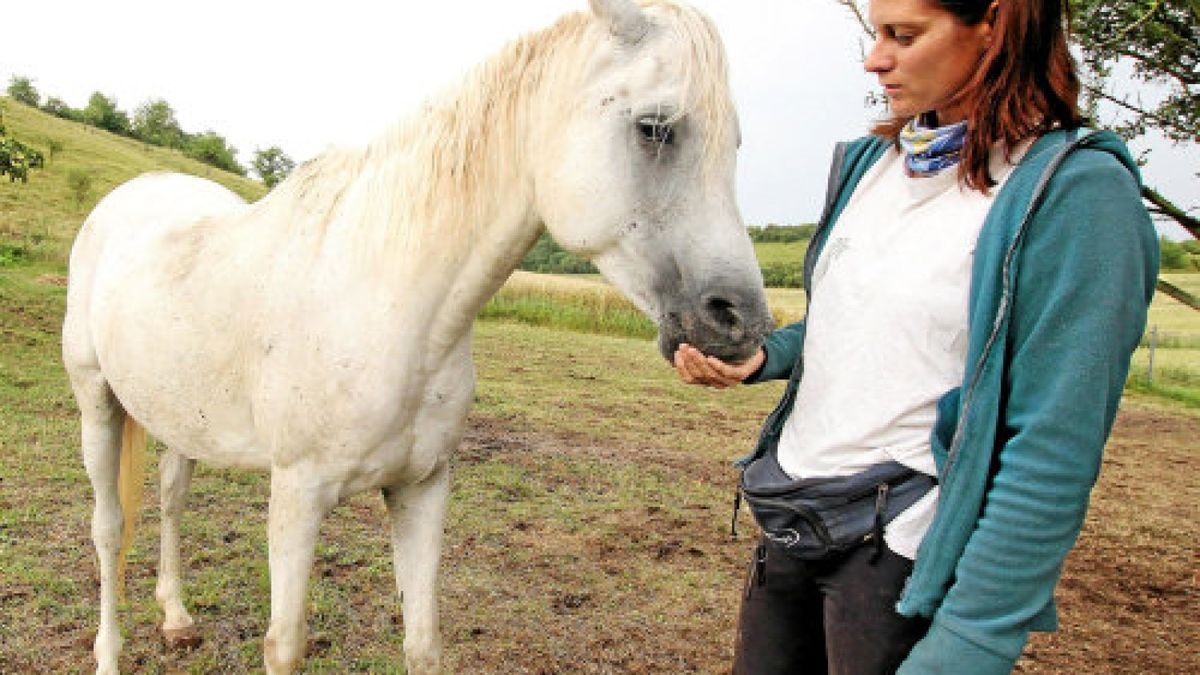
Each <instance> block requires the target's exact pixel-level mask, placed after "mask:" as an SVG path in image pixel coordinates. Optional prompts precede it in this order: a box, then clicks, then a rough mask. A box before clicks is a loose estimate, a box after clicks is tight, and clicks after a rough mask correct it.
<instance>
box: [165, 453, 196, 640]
mask: <svg viewBox="0 0 1200 675" xmlns="http://www.w3.org/2000/svg"><path fill="white" fill-rule="evenodd" d="M195 466H196V460H194V459H189V458H187V457H184V456H183V455H181V454H179V453H178V452H175V451H173V450H167V451H166V452H164V453H163V454H162V457H161V459H160V460H159V473H160V482H159V486H160V487H159V503H160V505H161V508H162V526H161V528H160V533H159V538H160V539H159V541H160V544H159V564H158V584H157V585H156V586H155V589H154V597H155V598H157V599H158V604H159V605H161V606H162V610H163V615H164V618H163V624H162V632H163V638H164V639H165V640H166V642H167V645H168V646H172V647H176V646H182V647H191V646H195V645H196V644H198V643H199V641H200V638H199V634H198V633H197V632H196V629H195V627H194V624H195V622H194V621H193V620H192V617H191V615H189V614H188V612H187V609H185V608H184V606H183V581H182V577H183V566H182V564H181V563H180V559H179V520H180V517H181V516H182V515H183V507H184V504H185V503H186V502H187V493H188V487H189V486H190V485H191V482H192V471H193V469H194V468H195Z"/></svg>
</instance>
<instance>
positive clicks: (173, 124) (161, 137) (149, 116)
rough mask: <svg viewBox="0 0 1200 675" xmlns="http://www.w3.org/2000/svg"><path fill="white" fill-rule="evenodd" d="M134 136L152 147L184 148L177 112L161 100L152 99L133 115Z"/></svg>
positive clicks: (139, 107)
mask: <svg viewBox="0 0 1200 675" xmlns="http://www.w3.org/2000/svg"><path fill="white" fill-rule="evenodd" d="M132 128H133V135H134V136H135V137H137V138H140V139H141V140H143V141H145V142H147V143H150V144H152V145H161V146H163V147H167V148H179V147H183V129H181V128H180V127H179V121H178V120H177V119H175V111H174V110H173V109H172V108H171V106H170V105H169V104H168V103H167V102H166V101H164V100H163V99H161V98H158V99H151V100H148V101H146V102H145V103H143V104H141V105H140V106H138V109H137V110H136V111H135V112H134V113H133V125H132Z"/></svg>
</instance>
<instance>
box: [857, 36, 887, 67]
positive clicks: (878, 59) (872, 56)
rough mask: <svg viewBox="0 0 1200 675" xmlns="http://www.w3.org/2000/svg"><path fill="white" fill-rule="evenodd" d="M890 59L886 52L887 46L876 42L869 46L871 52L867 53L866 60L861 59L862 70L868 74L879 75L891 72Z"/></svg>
mask: <svg viewBox="0 0 1200 675" xmlns="http://www.w3.org/2000/svg"><path fill="white" fill-rule="evenodd" d="M891 67H892V57H891V55H890V54H889V53H888V51H887V46H886V45H885V44H884V43H883V41H882V40H876V41H875V44H874V45H872V46H871V51H869V52H867V58H865V59H863V69H864V70H866V71H867V72H868V73H881V72H884V71H887V70H891Z"/></svg>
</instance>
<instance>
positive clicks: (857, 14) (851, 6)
mask: <svg viewBox="0 0 1200 675" xmlns="http://www.w3.org/2000/svg"><path fill="white" fill-rule="evenodd" d="M835 2H837V4H839V5H841V6H843V7H845V8H846V9H848V10H850V13H851V14H853V15H854V18H855V19H857V20H858V25H859V26H861V27H862V29H863V32H864V33H866V34H867V35H869V36H870V37H871V39H875V30H874V29H873V28H871V24H869V23H867V19H866V17H864V16H863V13H862V10H861V9H859V8H858V3H857V2H855V0H835Z"/></svg>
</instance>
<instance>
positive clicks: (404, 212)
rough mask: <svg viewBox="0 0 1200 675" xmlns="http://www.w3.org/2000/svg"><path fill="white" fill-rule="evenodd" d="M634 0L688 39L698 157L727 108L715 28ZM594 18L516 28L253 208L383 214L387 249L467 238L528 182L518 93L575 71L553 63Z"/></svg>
mask: <svg viewBox="0 0 1200 675" xmlns="http://www.w3.org/2000/svg"><path fill="white" fill-rule="evenodd" d="M641 2H642V4H643V5H644V6H648V7H650V6H654V7H661V8H663V9H665V10H666V11H667V12H668V13H669V14H670V16H671V17H672V20H671V21H670V24H669V26H668V28H669V29H670V30H672V31H674V32H675V33H676V35H677V39H679V40H681V41H682V43H683V44H687V45H691V52H690V58H689V62H688V63H687V64H686V66H687V69H688V70H687V74H686V80H687V82H688V88H687V90H686V92H685V94H684V96H683V99H684V100H682V101H680V102H679V108H680V110H679V115H681V116H682V115H684V114H692V115H697V114H698V115H702V116H703V118H704V120H705V122H704V125H705V127H706V128H707V129H708V131H709V137H708V138H707V143H708V147H707V148H706V156H708V157H709V158H710V159H711V158H714V157H715V155H716V152H715V149H716V148H718V147H720V146H721V145H722V141H723V140H724V139H723V138H720V137H719V135H720V134H724V133H725V132H726V124H725V121H726V120H727V119H728V118H729V116H730V115H732V114H733V110H732V102H731V101H730V100H729V97H728V85H727V75H726V61H725V54H724V50H723V48H722V46H721V42H720V39H719V38H718V37H717V32H716V29H715V27H714V26H713V25H712V23H711V21H710V20H709V19H708V18H707V17H705V16H704V15H702V14H700V13H699V12H697V11H695V10H694V9H692V8H690V7H687V6H684V5H679V4H677V3H676V2H674V0H641ZM591 21H592V19H591V17H590V16H589V15H588V14H585V13H581V12H576V13H573V14H568V15H566V16H564V17H562V18H561V19H560V20H559V21H558V22H556V23H555V24H553V25H552V26H550V27H548V28H546V29H544V30H542V31H538V32H534V33H530V34H528V35H525V36H523V37H521V38H518V39H517V40H515V41H514V42H512V43H510V44H509V45H508V46H507V47H505V48H504V49H503V50H502V51H501V52H500V53H499V54H497V55H496V56H494V57H493V58H491V59H489V60H487V61H485V62H483V63H482V64H480V65H479V66H477V67H476V68H475V69H474V70H472V71H471V72H470V73H469V74H468V75H467V76H466V77H465V79H464V80H463V81H462V82H461V83H460V84H459V85H458V86H457V87H454V88H452V89H451V90H449V91H447V92H446V93H444V94H442V95H441V96H439V97H436V98H433V99H431V100H429V101H427V102H426V103H425V104H424V105H422V106H421V108H420V109H419V110H418V111H417V113H416V114H414V115H412V116H410V117H409V118H407V119H406V120H404V121H402V122H400V123H399V124H398V125H396V126H395V127H394V128H393V129H392V130H391V131H389V132H387V133H385V134H384V135H383V136H381V137H380V138H379V139H377V140H376V141H374V142H373V143H371V144H369V145H367V146H365V147H360V148H335V149H331V150H328V151H326V152H325V153H323V154H321V155H320V156H318V157H316V158H314V159H312V160H310V161H308V162H305V163H304V164H302V165H301V166H299V167H297V168H296V169H295V170H294V171H293V172H292V174H291V175H290V176H289V177H288V179H287V180H285V181H284V182H282V183H281V184H280V185H278V186H277V187H276V188H275V189H274V190H273V191H272V193H271V194H269V195H268V196H267V197H265V198H264V199H263V200H261V201H260V202H259V205H257V206H256V208H283V209H285V210H286V211H287V215H286V217H288V218H289V220H291V221H292V223H293V226H296V227H304V228H305V229H308V230H310V231H316V232H321V233H323V232H324V231H325V230H326V229H327V228H329V227H331V226H333V224H334V223H336V222H338V221H339V220H343V219H344V220H345V221H347V224H349V225H350V226H353V227H358V223H350V222H349V221H351V220H355V221H361V222H362V223H363V225H364V226H366V227H373V226H376V225H383V224H387V225H388V226H389V227H390V228H392V230H393V231H388V232H381V233H376V234H378V235H381V236H382V237H383V240H382V242H383V243H385V244H387V245H388V248H391V247H392V246H394V245H397V244H398V245H399V246H400V247H402V248H410V247H413V246H415V245H419V244H420V242H421V241H422V240H424V239H426V238H428V237H429V236H433V237H436V238H437V240H438V241H445V240H447V239H450V240H464V239H467V238H470V236H471V234H472V233H473V230H474V228H475V227H476V226H477V225H479V224H480V223H481V221H482V220H483V219H484V218H486V217H487V215H488V214H492V213H494V212H495V209H496V207H497V206H499V205H502V204H504V203H505V201H506V200H509V199H512V198H513V197H514V195H513V194H511V191H512V190H524V189H527V188H529V187H531V186H520V185H511V184H506V183H504V182H503V181H504V180H505V179H506V178H507V177H511V175H512V171H513V168H514V166H521V165H522V163H523V161H524V158H523V157H520V156H519V154H518V153H520V152H521V150H522V148H521V143H520V142H518V140H519V137H518V133H519V130H520V129H521V128H522V127H523V125H524V123H525V122H526V120H523V119H522V116H523V115H524V114H526V113H527V112H528V107H527V106H526V105H525V102H526V101H527V100H528V99H529V98H530V96H531V95H532V94H535V93H536V92H537V90H538V89H539V88H540V87H541V86H542V85H544V84H546V83H547V82H549V81H550V80H552V79H554V78H568V77H573V76H575V75H576V71H577V70H578V68H575V67H572V66H571V65H570V64H567V65H566V67H551V66H552V65H553V64H554V62H555V60H556V57H558V56H559V55H560V54H561V55H562V58H567V59H570V58H576V59H583V58H586V53H585V51H584V50H581V49H580V46H581V45H584V44H586V36H587V33H588V27H589V25H590V23H591ZM561 103H562V104H563V105H570V104H571V103H572V102H571V101H561ZM506 190H507V191H508V192H506ZM297 221H299V222H297ZM364 234H365V233H364ZM367 236H371V235H367ZM371 238H372V241H373V242H374V243H380V242H379V240H378V239H375V238H374V237H371Z"/></svg>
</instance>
